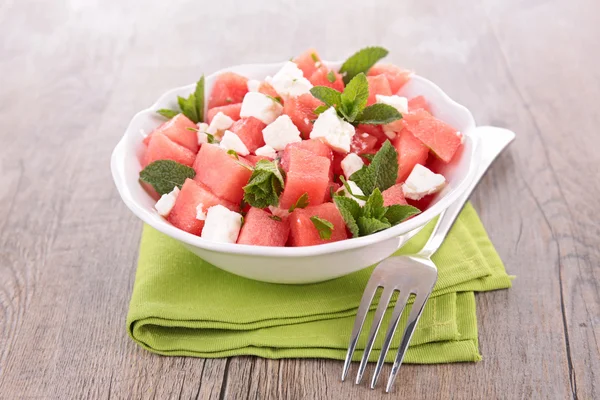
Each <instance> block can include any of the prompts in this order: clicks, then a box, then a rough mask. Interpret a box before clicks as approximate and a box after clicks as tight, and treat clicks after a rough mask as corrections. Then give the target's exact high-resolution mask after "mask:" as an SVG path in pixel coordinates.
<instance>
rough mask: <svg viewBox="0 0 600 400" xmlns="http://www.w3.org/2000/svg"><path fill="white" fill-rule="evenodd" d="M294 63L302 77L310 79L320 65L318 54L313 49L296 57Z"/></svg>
mask: <svg viewBox="0 0 600 400" xmlns="http://www.w3.org/2000/svg"><path fill="white" fill-rule="evenodd" d="M294 62H295V63H296V64H297V65H298V68H300V69H301V70H302V73H303V74H304V77H305V78H306V79H310V77H311V76H312V74H314V73H315V71H316V70H317V68H318V67H319V66H320V65H321V57H319V53H317V51H316V50H315V49H314V48H310V49H308V50H306V51H305V52H304V53H302V54H300V55H299V56H298V57H296V58H295V59H294Z"/></svg>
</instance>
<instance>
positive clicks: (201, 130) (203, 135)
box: [196, 122, 208, 144]
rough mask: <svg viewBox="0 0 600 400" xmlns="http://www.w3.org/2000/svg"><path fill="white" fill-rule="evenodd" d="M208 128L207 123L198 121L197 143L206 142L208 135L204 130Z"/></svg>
mask: <svg viewBox="0 0 600 400" xmlns="http://www.w3.org/2000/svg"><path fill="white" fill-rule="evenodd" d="M207 130H208V124H207V123H206V122H198V132H196V134H197V135H198V144H204V143H208V135H207V134H206V131H207Z"/></svg>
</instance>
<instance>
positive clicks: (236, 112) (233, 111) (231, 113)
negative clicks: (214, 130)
mask: <svg viewBox="0 0 600 400" xmlns="http://www.w3.org/2000/svg"><path fill="white" fill-rule="evenodd" d="M241 109H242V103H236V104H229V105H226V106H220V107H214V108H211V109H210V110H208V112H207V113H206V122H207V123H208V124H210V122H211V121H212V119H213V118H214V117H215V115H217V114H218V113H219V112H222V113H223V114H225V115H227V116H228V117H229V118H231V119H232V120H234V121H237V120H238V119H240V110H241Z"/></svg>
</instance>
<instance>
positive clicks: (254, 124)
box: [229, 117, 267, 153]
mask: <svg viewBox="0 0 600 400" xmlns="http://www.w3.org/2000/svg"><path fill="white" fill-rule="evenodd" d="M266 126H267V125H266V124H265V123H264V122H262V121H261V120H259V119H257V118H254V117H248V118H242V119H240V120H238V121H236V122H234V124H233V125H232V126H231V128H229V130H230V131H231V132H233V133H235V134H237V135H238V136H239V137H240V139H241V140H242V142H244V144H245V145H246V147H247V148H248V150H249V151H250V153H254V152H255V151H256V149H258V148H259V147H262V146H264V145H265V139H264V138H263V134H262V130H263V129H265V128H266Z"/></svg>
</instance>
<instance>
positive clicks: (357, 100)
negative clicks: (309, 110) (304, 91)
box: [310, 72, 402, 125]
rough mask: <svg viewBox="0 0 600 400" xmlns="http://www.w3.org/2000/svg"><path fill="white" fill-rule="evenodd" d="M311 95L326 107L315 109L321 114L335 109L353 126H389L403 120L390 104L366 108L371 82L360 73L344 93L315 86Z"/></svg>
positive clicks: (311, 90) (316, 112)
mask: <svg viewBox="0 0 600 400" xmlns="http://www.w3.org/2000/svg"><path fill="white" fill-rule="evenodd" d="M310 93H311V94H312V95H313V96H314V97H316V98H317V99H319V100H321V101H322V102H323V103H325V105H324V106H323V105H321V106H319V107H317V108H316V109H315V114H320V113H322V112H323V111H325V110H327V109H328V108H329V107H333V108H335V110H336V112H337V114H338V116H339V117H340V118H343V119H345V120H346V121H348V122H349V123H351V124H354V125H356V124H359V123H360V124H372V125H379V124H388V123H390V122H393V121H396V120H398V119H400V118H402V114H400V113H399V112H398V110H396V109H395V108H394V107H392V106H390V105H388V104H373V105H371V106H369V107H366V105H367V101H368V99H369V81H368V80H367V77H366V76H365V74H364V73H362V72H361V73H359V74H358V75H356V76H355V77H354V78H352V80H351V81H350V82H349V83H348V85H346V87H345V88H344V92H343V93H340V92H338V91H337V90H335V89H333V88H330V87H328V86H314V87H313V88H311V89H310Z"/></svg>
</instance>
